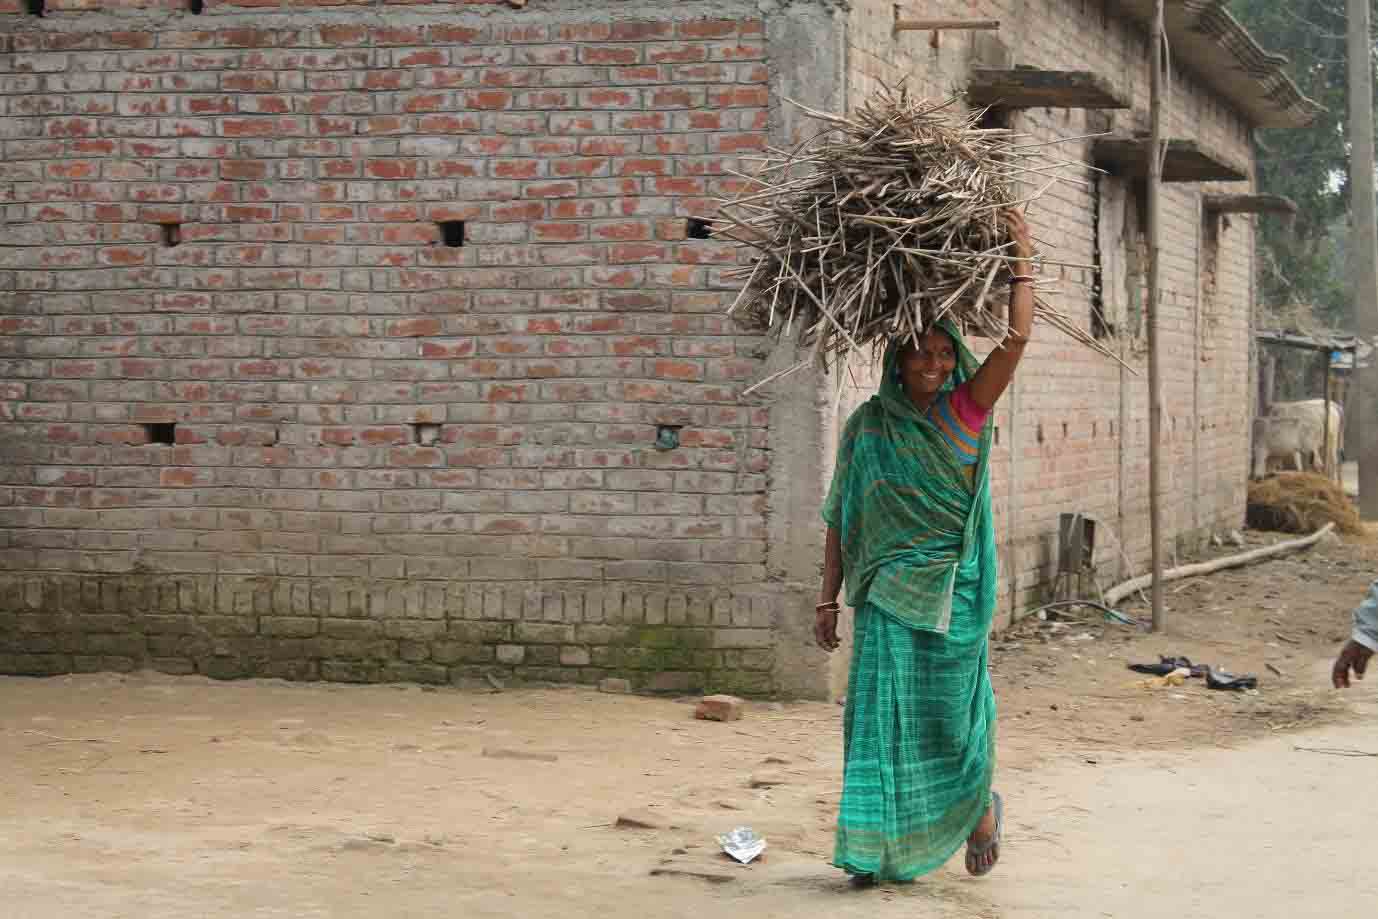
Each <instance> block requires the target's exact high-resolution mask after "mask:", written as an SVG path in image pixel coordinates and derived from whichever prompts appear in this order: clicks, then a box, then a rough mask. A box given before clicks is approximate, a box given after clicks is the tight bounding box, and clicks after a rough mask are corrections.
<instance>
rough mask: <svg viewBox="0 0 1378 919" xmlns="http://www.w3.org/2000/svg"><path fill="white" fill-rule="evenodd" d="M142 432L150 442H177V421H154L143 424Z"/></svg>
mask: <svg viewBox="0 0 1378 919" xmlns="http://www.w3.org/2000/svg"><path fill="white" fill-rule="evenodd" d="M144 433H145V434H146V435H148V442H149V443H151V444H175V443H177V423H176V422H175V421H156V422H154V423H153V424H146V425H144Z"/></svg>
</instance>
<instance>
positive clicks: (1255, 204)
mask: <svg viewBox="0 0 1378 919" xmlns="http://www.w3.org/2000/svg"><path fill="white" fill-rule="evenodd" d="M1205 206H1206V210H1207V211H1208V212H1210V213H1212V214H1295V213H1296V212H1297V202H1295V201H1293V200H1292V199H1291V198H1285V197H1283V196H1282V195H1206V197H1205Z"/></svg>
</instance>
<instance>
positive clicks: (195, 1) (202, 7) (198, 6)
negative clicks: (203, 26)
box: [187, 0, 206, 16]
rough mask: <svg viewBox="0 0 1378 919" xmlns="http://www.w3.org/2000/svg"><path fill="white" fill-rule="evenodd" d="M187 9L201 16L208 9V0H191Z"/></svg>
mask: <svg viewBox="0 0 1378 919" xmlns="http://www.w3.org/2000/svg"><path fill="white" fill-rule="evenodd" d="M187 9H189V10H191V14H192V15H193V16H200V15H201V14H202V13H204V12H205V11H206V0H190V2H188V3H187Z"/></svg>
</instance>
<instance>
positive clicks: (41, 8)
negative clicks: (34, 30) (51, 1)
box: [28, 0, 48, 17]
mask: <svg viewBox="0 0 1378 919" xmlns="http://www.w3.org/2000/svg"><path fill="white" fill-rule="evenodd" d="M28 10H29V15H30V16H38V17H42V16H43V15H44V14H46V13H47V12H48V4H47V3H46V2H45V0H28Z"/></svg>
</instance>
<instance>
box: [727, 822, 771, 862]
mask: <svg viewBox="0 0 1378 919" xmlns="http://www.w3.org/2000/svg"><path fill="white" fill-rule="evenodd" d="M718 843H719V844H720V845H721V846H722V850H723V851H724V852H726V853H727V854H728V855H730V856H732V857H733V858H735V859H736V860H737V861H739V862H741V863H742V864H743V865H749V864H751V860H752V859H754V858H756V856H758V855H760V854H761V853H762V852H764V851H765V850H766V841H765V840H764V839H763V838H761V837H760V836H757V835H756V831H755V830H753V829H752V828H751V827H749V826H739V827H737V828H736V829H735V830H733V831H732V832H730V833H724V834H723V835H722V836H719V837H718Z"/></svg>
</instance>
